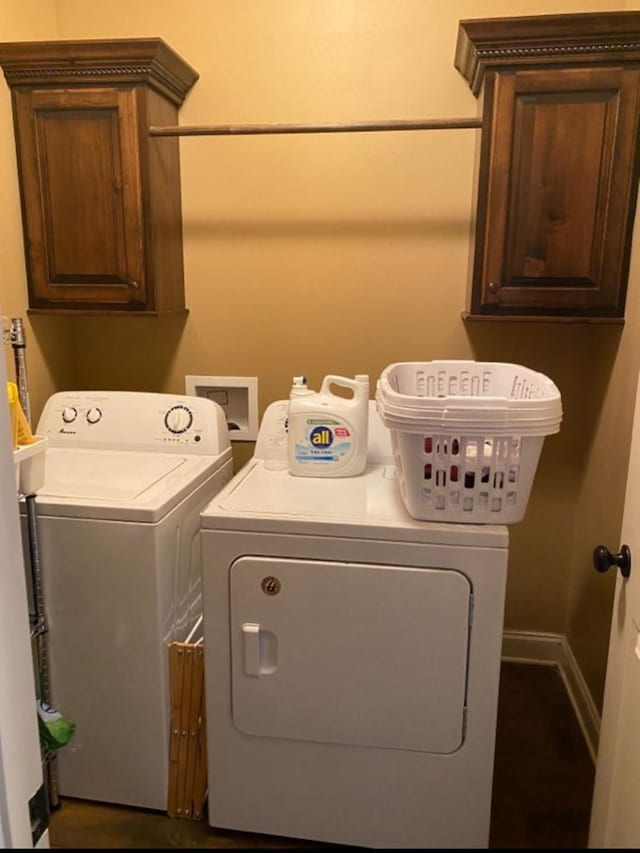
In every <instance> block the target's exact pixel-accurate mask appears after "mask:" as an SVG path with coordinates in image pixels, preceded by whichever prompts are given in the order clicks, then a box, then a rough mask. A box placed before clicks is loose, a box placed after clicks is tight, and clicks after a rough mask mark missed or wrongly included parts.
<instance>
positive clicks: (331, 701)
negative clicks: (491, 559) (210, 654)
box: [230, 557, 472, 753]
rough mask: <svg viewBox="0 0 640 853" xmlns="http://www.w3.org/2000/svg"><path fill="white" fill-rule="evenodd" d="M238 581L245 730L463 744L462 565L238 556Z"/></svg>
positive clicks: (465, 595)
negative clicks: (438, 566)
mask: <svg viewBox="0 0 640 853" xmlns="http://www.w3.org/2000/svg"><path fill="white" fill-rule="evenodd" d="M230 585H231V589H230V592H231V598H230V601H231V614H230V615H231V654H232V703H233V720H234V723H235V725H236V726H237V727H238V728H239V729H240V730H241V731H243V732H245V733H247V734H251V735H260V736H265V737H274V738H293V739H301V740H310V741H325V742H330V743H340V744H353V745H359V746H377V747H387V748H395V749H410V750H418V751H424V752H437V753H449V752H453V751H454V750H456V749H458V747H459V746H460V745H461V743H462V741H463V738H464V718H465V695H466V675H467V657H468V647H469V624H470V605H471V598H472V596H471V585H470V583H469V580H468V579H467V577H466V576H465V575H463V574H462V573H461V572H458V571H452V570H449V569H447V570H445V569H416V568H407V567H396V566H382V565H365V564H354V563H337V562H323V561H312V560H293V559H277V558H267V557H241V558H239V559H238V560H236V561H235V562H234V564H233V565H232V567H231V577H230Z"/></svg>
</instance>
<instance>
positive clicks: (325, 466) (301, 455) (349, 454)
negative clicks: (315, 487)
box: [287, 375, 369, 477]
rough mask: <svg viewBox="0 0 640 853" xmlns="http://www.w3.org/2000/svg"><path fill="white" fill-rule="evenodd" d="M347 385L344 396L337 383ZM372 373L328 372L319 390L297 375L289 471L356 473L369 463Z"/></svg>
mask: <svg viewBox="0 0 640 853" xmlns="http://www.w3.org/2000/svg"><path fill="white" fill-rule="evenodd" d="M334 385H335V386H338V387H340V388H347V389H350V390H351V391H353V396H351V397H349V398H345V397H342V396H340V395H339V394H334V393H332V391H331V387H332V386H334ZM368 430H369V377H368V376H365V375H358V376H356V377H355V378H354V379H349V378H347V377H345V376H325V378H324V380H323V382H322V387H321V388H320V391H318V392H315V391H312V390H311V389H310V388H308V387H307V380H306V379H305V377H304V376H294V378H293V386H292V388H291V393H290V395H289V410H288V432H289V440H288V448H287V454H288V460H289V471H290V472H291V473H292V474H294V475H295V476H297V477H355V476H357V475H358V474H361V473H362V472H363V471H364V469H365V466H366V464H367V439H368Z"/></svg>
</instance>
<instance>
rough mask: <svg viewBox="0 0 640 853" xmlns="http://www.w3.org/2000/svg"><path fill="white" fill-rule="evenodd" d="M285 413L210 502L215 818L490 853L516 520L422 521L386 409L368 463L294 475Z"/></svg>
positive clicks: (273, 409)
mask: <svg viewBox="0 0 640 853" xmlns="http://www.w3.org/2000/svg"><path fill="white" fill-rule="evenodd" d="M286 412H287V402H286V401H279V402H277V403H274V404H272V405H271V406H270V407H269V409H268V410H267V412H266V413H265V417H264V419H263V423H262V426H261V430H260V434H259V437H258V442H257V445H256V453H255V456H254V458H253V459H252V460H251V461H250V462H249V463H248V464H247V465H246V466H245V467H244V468H243V470H242V471H240V472H239V473H238V474H237V475H236V476H235V477H234V478H233V480H232V481H231V483H229V484H228V485H227V486H226V487H225V488H224V489H223V490H222V491H221V492H220V493H218V495H216V496H215V497H214V499H213V500H212V501H211V503H210V504H209V506H208V507H207V508H206V509H205V511H204V512H203V513H202V528H203V530H202V547H203V582H204V586H203V591H204V614H205V648H206V651H205V673H206V675H205V677H206V701H207V717H208V719H207V731H208V750H209V753H208V770H209V823H210V824H211V826H213V827H225V828H230V829H237V830H245V831H250V832H260V833H269V834H274V835H280V836H292V837H296V838H307V839H315V840H319V841H324V842H335V843H338V844H352V845H360V846H371V847H415V848H423V847H486V846H487V845H488V840H489V819H490V806H491V787H492V775H493V757H494V743H495V726H496V714H497V698H498V684H499V673H500V657H501V642H502V627H503V610H504V594H505V583H506V568H507V555H508V534H507V529H506V527H504V526H498V525H465V524H442V523H437V524H436V523H427V522H419V521H415V520H413V519H412V518H411V517H409V515H408V514H407V512H406V510H405V508H404V505H403V504H402V500H401V497H400V493H399V488H398V483H397V480H396V472H395V468H394V465H393V456H392V453H391V447H390V441H389V436H388V433H387V431H386V429H385V427H384V426H383V425H382V423H381V421H380V419H379V416H378V414H377V412H376V410H375V404H374V403H373V402H371V403H370V427H369V456H368V464H367V468H366V470H365V472H364V473H363V474H362V475H360V476H358V477H352V478H346V479H339V478H336V479H331V478H318V479H314V478H303V477H296V476H292V475H291V474H290V473H289V472H288V470H287V467H286V461H285V460H286V456H285V455H284V453H283V449H284V451H285V452H286V433H285V430H284V424H285V420H286Z"/></svg>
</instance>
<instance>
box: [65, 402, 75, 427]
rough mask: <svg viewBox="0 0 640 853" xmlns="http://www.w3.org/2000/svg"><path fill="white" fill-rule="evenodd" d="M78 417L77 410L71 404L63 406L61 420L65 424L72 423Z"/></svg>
mask: <svg viewBox="0 0 640 853" xmlns="http://www.w3.org/2000/svg"><path fill="white" fill-rule="evenodd" d="M77 417H78V410H77V409H74V407H73V406H65V407H64V409H63V410H62V420H63V421H64V422H65V424H72V423H73V422H74V421H75V419H76V418H77Z"/></svg>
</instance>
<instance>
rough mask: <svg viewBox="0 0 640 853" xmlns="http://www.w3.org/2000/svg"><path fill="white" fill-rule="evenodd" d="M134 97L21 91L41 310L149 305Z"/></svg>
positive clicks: (34, 275)
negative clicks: (86, 305)
mask: <svg viewBox="0 0 640 853" xmlns="http://www.w3.org/2000/svg"><path fill="white" fill-rule="evenodd" d="M135 98H136V93H135V91H133V90H117V89H103V90H100V91H95V90H85V91H83V90H79V91H68V90H50V91H45V90H43V91H33V92H30V93H29V92H24V93H23V92H18V93H17V95H16V109H17V116H18V127H19V150H20V159H21V171H22V178H23V184H24V190H25V192H24V201H23V203H24V213H25V237H26V249H27V254H28V256H29V260H30V264H29V267H30V281H29V286H30V290H31V304H32V306H37V305H38V304H39V303H40V302H41V303H42V304H47V305H51V304H54V303H55V304H60V305H64V304H67V305H77V304H82V303H90V304H91V305H92V306H95V305H96V303H97V302H99V303H103V304H105V305H117V304H126V305H127V306H130V307H134V306H135V304H140V305H141V306H143V305H144V301H145V282H144V270H143V255H142V248H141V245H140V242H141V241H140V233H141V219H142V217H141V201H140V176H139V166H138V162H139V159H138V152H137V143H136V136H137V132H136V103H135Z"/></svg>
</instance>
